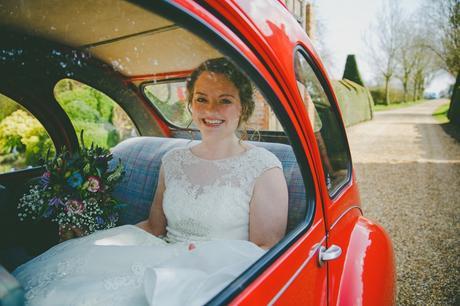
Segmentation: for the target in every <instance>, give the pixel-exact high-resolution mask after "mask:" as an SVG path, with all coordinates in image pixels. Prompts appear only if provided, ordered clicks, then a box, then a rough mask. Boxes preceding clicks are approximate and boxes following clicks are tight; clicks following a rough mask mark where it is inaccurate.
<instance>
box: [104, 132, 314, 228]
mask: <svg viewBox="0 0 460 306" xmlns="http://www.w3.org/2000/svg"><path fill="white" fill-rule="evenodd" d="M189 142H190V140H187V139H178V138H163V137H135V138H130V139H127V140H125V141H123V142H121V143H119V144H118V145H117V146H115V147H114V148H113V149H112V153H113V155H114V161H116V160H118V159H121V161H122V163H123V165H124V168H125V172H126V174H125V177H124V179H123V181H122V182H121V183H120V184H118V186H116V188H115V190H114V196H115V197H116V198H117V199H119V200H120V201H121V202H122V203H125V204H127V205H128V207H127V208H126V209H125V210H124V211H123V213H122V215H121V223H122V224H133V223H137V222H139V221H141V220H144V219H146V218H147V217H148V214H149V211H150V205H151V204H152V201H153V196H154V194H155V189H156V184H157V180H158V173H159V169H160V163H161V158H162V156H163V155H164V154H165V153H166V152H168V151H169V150H171V149H173V148H177V147H184V146H187V145H188V144H189ZM251 143H252V144H254V145H256V146H260V147H264V148H266V149H267V150H269V151H271V152H272V153H273V154H275V155H276V156H277V157H278V158H279V160H280V161H281V163H282V164H283V171H284V175H285V177H286V181H287V183H288V190H289V217H288V229H287V230H288V231H290V230H291V229H293V228H294V227H295V226H296V225H297V224H299V222H301V221H302V220H303V219H304V218H305V211H306V194H305V186H304V184H303V179H302V175H301V173H300V169H299V167H298V164H297V161H296V159H295V156H294V153H293V151H292V148H291V147H290V146H288V145H284V144H279V143H265V142H251Z"/></svg>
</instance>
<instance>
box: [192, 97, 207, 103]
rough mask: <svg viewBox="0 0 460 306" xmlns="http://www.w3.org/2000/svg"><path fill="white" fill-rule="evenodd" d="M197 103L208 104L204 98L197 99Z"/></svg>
mask: <svg viewBox="0 0 460 306" xmlns="http://www.w3.org/2000/svg"><path fill="white" fill-rule="evenodd" d="M195 101H196V102H199V103H204V102H206V99H205V98H202V97H198V98H196V99H195Z"/></svg>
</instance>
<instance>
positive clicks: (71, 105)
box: [55, 79, 115, 122]
mask: <svg viewBox="0 0 460 306" xmlns="http://www.w3.org/2000/svg"><path fill="white" fill-rule="evenodd" d="M55 96H56V100H57V101H58V102H59V104H60V105H61V106H62V108H64V110H65V111H66V112H67V113H68V115H69V117H70V118H71V119H72V120H85V121H89V122H112V114H113V107H114V105H115V103H114V102H113V101H112V100H111V99H110V98H109V97H108V96H106V95H104V94H103V93H101V92H99V91H98V90H96V89H94V88H91V87H89V86H87V85H85V84H83V83H80V82H77V81H74V80H69V79H64V80H61V81H59V82H58V83H57V84H56V88H55ZM84 104H86V105H84ZM79 108H80V109H81V111H79ZM89 109H91V111H90V112H91V113H90V114H88V116H87V117H85V115H83V114H79V113H80V112H86V110H89ZM95 117H97V118H95Z"/></svg>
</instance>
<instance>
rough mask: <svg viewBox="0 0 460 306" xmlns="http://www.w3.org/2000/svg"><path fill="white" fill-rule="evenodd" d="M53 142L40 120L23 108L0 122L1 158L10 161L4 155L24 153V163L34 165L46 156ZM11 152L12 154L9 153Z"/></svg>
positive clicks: (17, 156)
mask: <svg viewBox="0 0 460 306" xmlns="http://www.w3.org/2000/svg"><path fill="white" fill-rule="evenodd" d="M48 149H53V150H54V147H53V143H52V141H51V139H50V137H49V136H48V134H47V133H46V131H45V129H44V128H43V126H42V125H41V124H40V122H39V121H38V120H37V119H35V118H34V117H33V116H31V115H29V114H28V113H27V112H25V111H23V110H20V109H19V110H16V111H15V112H13V113H12V114H11V115H9V116H8V117H6V118H5V119H3V120H2V121H1V122H0V150H1V151H0V154H2V155H3V160H4V161H5V160H8V161H9V162H11V160H9V159H11V158H6V156H16V157H15V159H17V158H19V155H17V154H15V153H24V155H25V164H26V165H27V166H29V165H30V166H36V165H38V164H39V163H40V159H41V158H43V157H45V156H46V152H47V151H48ZM12 153H13V155H11V154H12Z"/></svg>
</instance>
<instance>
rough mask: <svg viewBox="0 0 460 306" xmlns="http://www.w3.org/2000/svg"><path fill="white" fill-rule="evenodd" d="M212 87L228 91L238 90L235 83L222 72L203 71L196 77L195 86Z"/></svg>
mask: <svg viewBox="0 0 460 306" xmlns="http://www.w3.org/2000/svg"><path fill="white" fill-rule="evenodd" d="M207 87H212V88H213V89H215V90H219V89H225V90H230V91H238V89H237V88H236V86H235V84H234V83H233V82H232V81H230V79H229V78H228V77H227V76H226V75H225V74H223V73H218V72H211V71H204V72H203V73H202V74H200V76H199V77H198V79H197V81H196V83H195V89H196V88H207Z"/></svg>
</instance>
